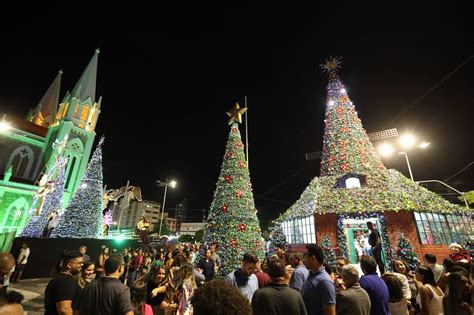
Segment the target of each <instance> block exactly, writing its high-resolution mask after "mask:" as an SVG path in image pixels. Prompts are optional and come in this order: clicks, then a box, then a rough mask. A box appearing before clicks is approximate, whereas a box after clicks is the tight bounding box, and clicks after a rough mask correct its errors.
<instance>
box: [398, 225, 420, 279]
mask: <svg viewBox="0 0 474 315" xmlns="http://www.w3.org/2000/svg"><path fill="white" fill-rule="evenodd" d="M397 247H398V248H397V252H396V255H397V257H398V258H400V259H402V260H404V261H405V262H406V263H407V264H408V266H409V267H410V270H411V271H415V270H416V267H417V266H418V264H419V263H420V260H419V259H418V256H416V254H415V252H414V251H413V246H412V245H411V243H410V241H409V240H408V239H407V238H406V237H405V235H403V233H401V234H400V238H399V239H398V245H397Z"/></svg>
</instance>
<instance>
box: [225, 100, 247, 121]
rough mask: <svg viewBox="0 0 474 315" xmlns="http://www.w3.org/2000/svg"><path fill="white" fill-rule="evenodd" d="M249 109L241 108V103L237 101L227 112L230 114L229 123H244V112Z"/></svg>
mask: <svg viewBox="0 0 474 315" xmlns="http://www.w3.org/2000/svg"><path fill="white" fill-rule="evenodd" d="M246 111H247V108H240V106H239V103H235V105H234V107H233V108H232V109H231V110H229V111H228V112H227V115H229V117H230V118H229V125H232V124H233V123H234V122H238V123H239V124H241V123H242V114H244V113H245V112H246Z"/></svg>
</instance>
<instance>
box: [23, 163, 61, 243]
mask: <svg viewBox="0 0 474 315" xmlns="http://www.w3.org/2000/svg"><path fill="white" fill-rule="evenodd" d="M66 164H67V160H66V159H65V158H64V157H62V156H60V157H59V158H58V160H57V161H56V163H55V164H54V166H53V169H52V170H51V172H49V176H48V177H49V178H50V179H51V178H55V180H54V181H48V183H45V185H50V186H51V187H50V188H49V189H51V191H50V192H49V193H48V194H47V195H46V197H45V200H44V203H43V206H42V207H41V212H40V213H39V214H38V215H35V216H33V217H31V219H30V221H28V224H27V225H26V227H25V229H24V230H23V232H22V234H21V236H23V237H41V236H42V234H43V229H44V228H45V227H46V225H47V224H48V217H49V215H50V214H51V213H52V212H53V211H55V210H57V211H58V212H59V211H60V210H61V208H62V207H61V205H62V198H63V193H64V178H65V170H66Z"/></svg>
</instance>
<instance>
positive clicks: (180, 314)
mask: <svg viewBox="0 0 474 315" xmlns="http://www.w3.org/2000/svg"><path fill="white" fill-rule="evenodd" d="M178 283H179V284H178V288H179V304H178V309H177V312H176V314H177V315H192V314H193V306H192V305H191V298H192V297H193V294H194V290H195V289H196V287H197V285H196V281H195V280H194V267H193V265H191V264H189V263H185V264H184V265H182V266H181V268H180V269H179V282H178Z"/></svg>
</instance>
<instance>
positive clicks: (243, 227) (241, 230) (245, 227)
mask: <svg viewBox="0 0 474 315" xmlns="http://www.w3.org/2000/svg"><path fill="white" fill-rule="evenodd" d="M246 229H247V226H246V225H245V224H243V223H240V224H239V227H238V228H237V231H239V232H243V231H245V230H246Z"/></svg>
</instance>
